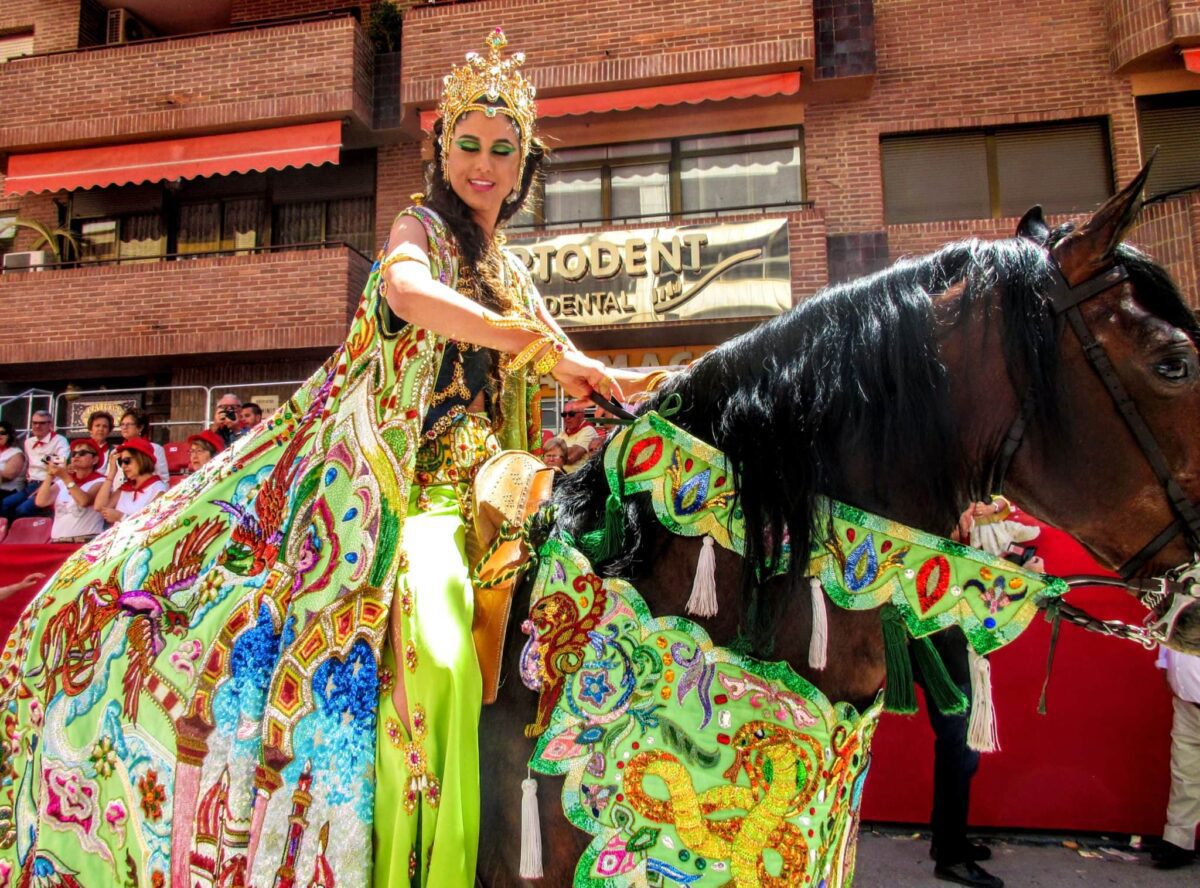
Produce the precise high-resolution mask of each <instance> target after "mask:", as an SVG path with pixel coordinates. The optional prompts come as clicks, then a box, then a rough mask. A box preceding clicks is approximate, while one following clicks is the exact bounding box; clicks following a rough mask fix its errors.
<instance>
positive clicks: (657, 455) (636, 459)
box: [625, 436, 663, 478]
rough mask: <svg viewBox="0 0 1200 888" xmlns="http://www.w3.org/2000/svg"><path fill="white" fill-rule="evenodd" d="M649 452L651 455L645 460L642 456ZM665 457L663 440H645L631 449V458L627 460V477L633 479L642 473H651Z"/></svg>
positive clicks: (656, 437)
mask: <svg viewBox="0 0 1200 888" xmlns="http://www.w3.org/2000/svg"><path fill="white" fill-rule="evenodd" d="M647 450H649V451H650V453H649V454H648V455H647V456H646V457H645V458H643V457H642V454H643V453H645V452H646V451H647ZM662 455H663V439H662V438H660V437H658V436H655V437H653V438H643V439H642V440H640V441H638V442H637V443H635V444H634V445H633V447H631V448H630V449H629V456H628V458H627V459H626V460H625V477H626V478H632V477H633V476H634V475H640V474H641V473H642V472H646V471H649V470H650V469H652V468H654V466H656V465H657V464H658V461H659V460H660V459H662Z"/></svg>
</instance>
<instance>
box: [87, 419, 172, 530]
mask: <svg viewBox="0 0 1200 888" xmlns="http://www.w3.org/2000/svg"><path fill="white" fill-rule="evenodd" d="M118 467H120V469H121V473H122V476H123V477H124V479H125V480H124V482H123V483H119V482H117V468H118ZM107 478H108V483H107V484H102V485H100V492H99V493H98V494H96V511H97V512H99V513H100V514H101V515H103V516H104V520H105V521H107V522H108V523H109V524H116V523H117V522H118V521H122V520H124V519H125V518H128V517H129V516H130V515H136V514H137V513H138V512H140V511H142V509H144V508H146V506H148V505H150V503H152V502H154V500H156V499H158V497H159V496H160V495H162V494H163V493H165V492H166V490H167V485H166V484H165V483H164V482H163V481H162V480H160V479H159V478H158V476H157V474H156V473H155V471H154V448H153V447H151V445H150V442H149V441H147V440H145V439H144V438H128V439H126V440H125V441H122V442H121V443H120V444H118V445H117V446H116V447H115V448H113V459H111V460H109V463H108V473H107Z"/></svg>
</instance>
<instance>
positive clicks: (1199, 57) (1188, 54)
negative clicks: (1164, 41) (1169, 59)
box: [1183, 49, 1200, 74]
mask: <svg viewBox="0 0 1200 888" xmlns="http://www.w3.org/2000/svg"><path fill="white" fill-rule="evenodd" d="M1183 66H1184V67H1185V68H1187V69H1188V70H1189V71H1194V72H1196V73H1197V74H1200V49H1185V50H1184V51H1183Z"/></svg>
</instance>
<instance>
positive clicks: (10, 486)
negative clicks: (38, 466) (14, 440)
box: [0, 447, 25, 490]
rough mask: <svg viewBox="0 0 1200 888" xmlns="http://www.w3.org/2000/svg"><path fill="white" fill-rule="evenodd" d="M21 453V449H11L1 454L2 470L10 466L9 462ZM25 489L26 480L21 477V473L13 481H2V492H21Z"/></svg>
mask: <svg viewBox="0 0 1200 888" xmlns="http://www.w3.org/2000/svg"><path fill="white" fill-rule="evenodd" d="M21 452H22V451H21V448H20V447H9V448H8V449H6V450H5V451H3V452H2V453H0V469H2V468H4V467H5V466H6V465H8V461H9V460H10V459H12V458H13V457H14V456H16V455H17V454H18V453H21ZM24 487H25V479H24V478H22V477H21V475H20V473H18V474H17V477H15V478H13V479H12V480H11V481H3V480H0V490H21V489H22V488H24Z"/></svg>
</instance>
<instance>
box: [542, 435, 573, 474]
mask: <svg viewBox="0 0 1200 888" xmlns="http://www.w3.org/2000/svg"><path fill="white" fill-rule="evenodd" d="M566 458H567V445H566V444H565V443H564V442H563V439H562V438H551V439H550V440H549V441H547V442H546V443H545V444H543V445H542V462H544V463H545V464H546V465H548V466H549V467H550V468H552V469H554V472H555V474H563V472H564V469H563V462H564V461H565V460H566Z"/></svg>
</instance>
